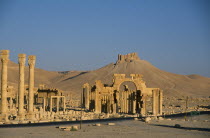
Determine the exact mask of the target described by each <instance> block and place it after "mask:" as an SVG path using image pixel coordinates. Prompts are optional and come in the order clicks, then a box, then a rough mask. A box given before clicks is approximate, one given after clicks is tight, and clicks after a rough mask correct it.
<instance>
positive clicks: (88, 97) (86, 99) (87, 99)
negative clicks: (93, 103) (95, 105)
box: [85, 86, 90, 110]
mask: <svg viewBox="0 0 210 138" xmlns="http://www.w3.org/2000/svg"><path fill="white" fill-rule="evenodd" d="M89 91H90V90H89V86H86V87H85V108H86V109H87V110H89V105H90V95H89V94H90V93H89Z"/></svg>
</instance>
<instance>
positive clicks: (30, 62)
mask: <svg viewBox="0 0 210 138" xmlns="http://www.w3.org/2000/svg"><path fill="white" fill-rule="evenodd" d="M35 63H36V56H34V55H29V56H28V65H29V66H34V65H35Z"/></svg>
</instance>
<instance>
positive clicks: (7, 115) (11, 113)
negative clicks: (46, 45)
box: [0, 50, 76, 124]
mask: <svg viewBox="0 0 210 138" xmlns="http://www.w3.org/2000/svg"><path fill="white" fill-rule="evenodd" d="M0 59H1V63H2V71H1V97H0V98H1V103H0V107H1V110H0V111H1V112H0V124H2V123H11V124H13V123H15V124H17V123H28V122H29V121H30V122H31V123H33V122H36V123H37V122H49V121H56V120H57V121H61V120H69V119H70V118H72V117H75V116H76V115H75V116H69V115H68V114H69V113H70V112H69V111H67V112H66V97H65V96H64V95H63V94H62V91H60V90H58V89H55V88H45V86H44V85H41V87H39V88H35V87H34V75H35V74H34V70H35V62H36V56H33V55H30V56H28V65H29V84H28V86H26V85H24V84H25V83H24V82H25V79H24V75H25V74H24V69H25V61H26V55H25V54H19V55H18V63H19V83H18V90H17V91H18V93H16V92H15V90H14V89H13V86H8V85H7V63H8V61H9V50H1V51H0ZM27 90H28V94H27ZM34 99H35V101H34ZM24 100H26V101H24ZM17 101H18V102H17ZM40 101H41V102H40ZM8 103H9V104H8ZM17 103H18V104H17ZM17 108H18V110H17ZM8 109H9V110H8ZM26 111H27V112H26Z"/></svg>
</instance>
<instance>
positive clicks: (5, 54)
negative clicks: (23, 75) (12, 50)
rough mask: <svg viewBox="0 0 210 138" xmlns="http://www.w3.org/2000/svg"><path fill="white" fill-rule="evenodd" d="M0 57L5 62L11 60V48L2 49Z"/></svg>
mask: <svg viewBox="0 0 210 138" xmlns="http://www.w3.org/2000/svg"><path fill="white" fill-rule="evenodd" d="M0 58H1V61H2V63H3V64H4V63H7V62H8V61H9V50H1V51H0Z"/></svg>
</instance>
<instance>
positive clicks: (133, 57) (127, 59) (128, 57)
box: [117, 53, 140, 63]
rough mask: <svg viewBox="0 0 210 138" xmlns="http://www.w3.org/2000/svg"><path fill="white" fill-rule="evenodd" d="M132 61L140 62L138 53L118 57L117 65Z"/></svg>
mask: <svg viewBox="0 0 210 138" xmlns="http://www.w3.org/2000/svg"><path fill="white" fill-rule="evenodd" d="M134 60H140V58H139V56H138V53H129V54H127V55H120V54H119V55H118V60H117V63H122V62H132V61H134Z"/></svg>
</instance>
